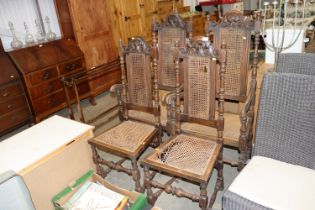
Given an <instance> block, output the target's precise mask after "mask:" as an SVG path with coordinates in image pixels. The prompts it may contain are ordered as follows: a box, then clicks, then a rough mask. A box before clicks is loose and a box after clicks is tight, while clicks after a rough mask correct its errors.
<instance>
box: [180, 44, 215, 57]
mask: <svg viewBox="0 0 315 210" xmlns="http://www.w3.org/2000/svg"><path fill="white" fill-rule="evenodd" d="M190 55H191V56H206V57H212V58H216V57H217V56H218V51H217V50H215V49H214V47H213V45H212V44H211V42H210V41H203V40H197V41H195V42H193V43H192V46H191V47H189V48H181V49H180V50H179V56H180V57H186V56H190Z"/></svg>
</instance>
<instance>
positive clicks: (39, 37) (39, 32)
mask: <svg viewBox="0 0 315 210" xmlns="http://www.w3.org/2000/svg"><path fill="white" fill-rule="evenodd" d="M35 26H36V30H37V32H36V35H35V37H36V40H37V42H38V43H42V42H44V41H45V35H44V33H43V30H42V28H41V25H40V24H39V22H38V20H35Z"/></svg>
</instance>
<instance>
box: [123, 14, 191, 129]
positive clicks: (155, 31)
mask: <svg viewBox="0 0 315 210" xmlns="http://www.w3.org/2000/svg"><path fill="white" fill-rule="evenodd" d="M191 24H192V20H190V21H189V22H188V23H185V22H184V20H183V19H182V18H181V17H180V16H179V14H178V13H177V12H173V13H171V14H170V15H168V16H167V17H166V18H165V20H164V21H163V22H162V23H158V22H157V21H156V20H155V18H154V19H153V22H152V48H153V49H155V51H154V52H153V59H154V60H156V62H157V64H158V65H157V68H158V76H157V79H158V85H159V94H160V98H161V99H162V100H161V102H160V107H161V125H162V128H163V129H164V130H166V131H167V132H168V133H169V132H170V129H169V128H170V126H169V125H167V116H168V117H170V113H167V112H168V109H167V104H166V103H165V102H164V98H165V96H166V95H167V94H168V93H169V92H170V91H175V87H176V75H175V66H174V52H175V51H176V50H177V49H178V48H183V47H185V46H186V36H187V33H189V37H190V39H189V40H191V37H192V33H191V29H192V25H191ZM129 114H130V116H134V117H138V118H142V119H148V120H150V121H154V118H153V117H152V116H150V115H148V114H145V113H139V112H136V111H132V112H130V113H129Z"/></svg>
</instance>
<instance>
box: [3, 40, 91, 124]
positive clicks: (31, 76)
mask: <svg viewBox="0 0 315 210" xmlns="http://www.w3.org/2000/svg"><path fill="white" fill-rule="evenodd" d="M9 55H10V57H11V59H12V60H13V61H14V63H15V64H16V66H17V68H18V69H19V71H20V73H21V75H22V76H23V80H24V83H25V87H26V89H27V94H28V97H29V100H30V104H31V108H32V111H33V114H34V116H35V121H36V122H39V121H41V120H42V119H44V118H46V117H47V116H49V115H51V114H52V113H54V112H56V111H58V110H60V109H62V108H64V107H65V106H66V98H65V94H64V90H63V85H62V83H61V77H63V76H69V75H71V74H74V73H78V72H81V71H85V63H84V58H83V53H82V52H81V50H80V49H79V47H78V46H77V45H76V44H75V43H74V42H73V41H72V40H65V39H61V40H56V41H53V42H50V43H46V44H43V45H39V46H34V47H29V48H24V49H21V50H16V51H12V52H10V53H9ZM78 89H79V94H80V96H81V97H87V96H88V95H89V85H88V83H82V84H80V86H79V87H78Z"/></svg>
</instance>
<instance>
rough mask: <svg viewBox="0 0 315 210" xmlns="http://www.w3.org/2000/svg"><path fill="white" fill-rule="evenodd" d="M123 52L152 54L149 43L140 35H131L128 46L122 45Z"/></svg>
mask: <svg viewBox="0 0 315 210" xmlns="http://www.w3.org/2000/svg"><path fill="white" fill-rule="evenodd" d="M121 48H122V52H123V53H145V54H150V47H149V45H148V43H147V42H146V41H145V40H144V39H143V38H142V37H139V36H135V37H131V38H129V40H128V45H127V46H121Z"/></svg>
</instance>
